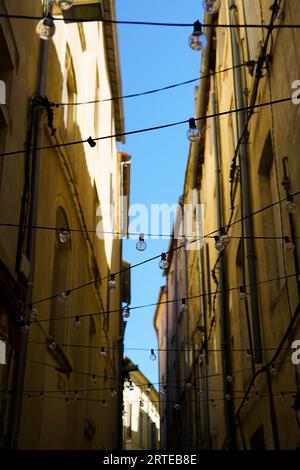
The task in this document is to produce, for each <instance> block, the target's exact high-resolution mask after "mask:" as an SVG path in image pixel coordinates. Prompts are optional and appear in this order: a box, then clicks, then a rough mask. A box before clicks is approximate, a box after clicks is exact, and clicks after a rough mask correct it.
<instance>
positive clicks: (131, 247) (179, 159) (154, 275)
mask: <svg viewBox="0 0 300 470" xmlns="http://www.w3.org/2000/svg"><path fill="white" fill-rule="evenodd" d="M116 7H117V18H118V19H119V20H139V21H158V22H178V23H194V21H196V20H197V19H200V20H201V18H202V15H203V9H202V1H201V0H186V1H185V2H182V0H163V1H162V0H151V2H141V1H140V0H116ZM118 32H119V46H120V56H121V57H120V58H121V72H122V84H123V94H127V93H135V92H140V91H144V90H148V89H153V88H158V87H161V86H165V85H169V84H172V83H177V82H181V81H184V80H189V79H192V78H196V77H198V76H199V70H200V59H201V55H200V53H199V52H198V53H197V52H194V51H192V50H191V49H190V48H189V47H188V36H189V34H190V33H191V30H190V29H189V28H182V27H180V28H178V27H177V28H176V27H174V28H173V27H157V26H156V27H155V26H133V25H118ZM194 88H195V84H189V85H185V86H182V87H179V88H175V89H174V90H169V91H164V92H161V93H158V94H154V95H149V96H143V97H137V98H131V99H127V100H124V110H125V126H126V131H130V130H134V129H140V128H144V127H151V126H156V125H160V124H165V123H169V122H173V121H180V120H184V119H189V118H190V117H192V116H193V115H194ZM186 132H187V128H186V127H185V125H182V126H178V127H174V128H170V129H163V130H159V131H154V132H149V133H142V134H138V135H133V136H128V137H127V139H126V144H125V145H123V146H122V147H121V148H120V149H122V150H123V151H125V152H128V153H129V154H130V155H132V170H131V171H132V173H131V204H136V203H139V204H146V205H147V206H148V207H149V210H150V205H151V204H160V203H167V204H174V203H176V202H177V201H178V198H179V196H181V194H182V191H183V183H184V174H185V167H186V162H187V156H188V149H189V142H188V140H187V139H186ZM149 228H150V229H151V227H149ZM169 231H170V232H171V231H172V227H170V230H169ZM146 242H147V249H146V251H144V252H143V253H140V252H138V251H137V250H136V248H135V244H136V241H135V240H128V241H125V242H124V258H125V259H127V261H129V262H130V263H131V264H135V263H137V262H139V261H142V260H143V259H146V258H150V257H152V256H155V255H157V254H159V253H161V252H162V251H164V250H166V249H167V247H168V243H169V241H168V240H166V239H165V240H146ZM164 280H165V279H164V278H163V277H162V275H161V270H160V269H159V267H158V261H157V260H155V261H152V262H150V263H147V264H145V265H143V266H142V267H138V268H136V269H133V270H132V271H131V306H137V305H144V304H148V303H152V302H156V301H157V297H158V292H159V287H160V286H161V285H163V284H164ZM154 311H155V309H154V308H153V307H151V308H144V309H139V310H136V311H132V312H131V315H130V318H129V319H128V322H127V327H126V338H125V347H126V348H146V349H148V350H147V351H145V352H143V351H134V350H129V349H127V350H126V351H125V353H126V355H127V356H129V357H130V358H131V359H132V360H133V361H134V362H135V363H137V364H138V365H139V368H140V370H142V372H143V373H144V374H145V375H146V376H147V377H148V378H149V380H150V381H151V382H152V383H155V382H158V361H155V362H152V361H150V358H149V356H150V349H151V348H156V347H157V339H156V334H155V330H154V327H153V316H154Z"/></svg>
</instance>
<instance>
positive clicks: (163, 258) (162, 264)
mask: <svg viewBox="0 0 300 470" xmlns="http://www.w3.org/2000/svg"><path fill="white" fill-rule="evenodd" d="M298 194H300V191H296V192H295V193H293V194H292V196H293V197H296V196H297V195H298ZM285 201H287V197H285V198H283V199H281V200H279V201H276V202H272V203H270V204H268V205H267V206H264V207H263V208H261V209H257V210H256V211H253V212H252V213H251V214H247V215H245V216H243V217H241V218H239V219H237V220H235V221H234V222H232V223H231V225H230V226H231V227H232V226H233V225H236V224H238V223H240V222H241V221H243V220H246V219H247V218H249V217H253V216H254V215H257V214H259V213H261V212H264V211H265V210H267V209H269V208H271V207H274V206H275V205H277V204H281V203H282V202H285ZM226 228H227V229H228V228H229V226H227V227H226ZM219 230H220V229H217V230H214V231H212V232H210V233H208V234H206V235H205V236H210V235H213V234H216V233H218V232H219ZM201 238H202V237H201ZM201 238H200V239H201ZM215 238H216V237H215ZM217 238H219V237H217ZM200 239H199V238H195V239H193V240H191V241H187V242H186V243H183V244H181V245H178V246H176V247H175V248H172V249H170V250H168V251H166V252H165V253H162V254H160V255H156V256H153V257H151V258H148V259H146V260H144V261H141V262H139V263H136V264H133V265H131V266H129V267H126V268H123V269H122V270H120V271H119V272H117V273H113V274H110V275H107V276H105V277H102V278H96V279H93V280H92V281H88V282H86V283H84V284H81V285H79V286H76V287H73V288H70V289H67V290H66V291H64V292H60V293H57V294H54V295H51V296H49V297H45V298H42V299H38V300H36V301H34V302H32V305H36V304H39V303H41V302H46V301H49V300H52V299H55V298H61V301H62V302H64V301H65V300H66V299H67V297H68V296H69V295H70V294H71V293H73V292H75V291H78V290H81V289H83V288H85V287H88V286H91V285H94V284H95V283H96V282H100V281H104V280H106V279H109V283H111V284H110V285H109V287H110V288H116V281H115V277H116V275H117V274H118V275H119V274H122V273H123V272H126V271H128V270H131V269H133V268H136V267H139V266H142V265H144V264H146V263H149V262H151V261H154V260H156V259H159V258H161V261H160V267H161V268H162V269H166V268H168V261H167V259H166V256H167V254H169V253H171V252H174V251H176V250H179V249H181V248H184V247H186V246H188V245H189V244H191V243H194V242H196V241H199V240H200ZM217 241H220V240H216V243H217ZM285 243H286V247H287V249H288V250H290V251H293V250H294V248H295V247H294V245H293V244H292V243H291V241H290V239H289V238H288V237H285ZM217 246H220V244H219V245H217ZM61 296H63V298H62V297H61Z"/></svg>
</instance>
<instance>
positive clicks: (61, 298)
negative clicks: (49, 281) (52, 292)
mask: <svg viewBox="0 0 300 470" xmlns="http://www.w3.org/2000/svg"><path fill="white" fill-rule="evenodd" d="M69 295H70V291H69V290H65V291H63V292H62V293H61V294H60V295H59V296H58V299H57V300H58V301H59V303H61V304H63V303H64V302H65V301H66V300H67V298H68V296H69Z"/></svg>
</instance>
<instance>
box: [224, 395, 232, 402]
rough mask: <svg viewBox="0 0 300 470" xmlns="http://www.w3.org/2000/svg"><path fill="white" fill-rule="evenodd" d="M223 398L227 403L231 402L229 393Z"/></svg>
mask: <svg viewBox="0 0 300 470" xmlns="http://www.w3.org/2000/svg"><path fill="white" fill-rule="evenodd" d="M225 398H226V400H227V401H230V400H231V395H230V393H226V395H225Z"/></svg>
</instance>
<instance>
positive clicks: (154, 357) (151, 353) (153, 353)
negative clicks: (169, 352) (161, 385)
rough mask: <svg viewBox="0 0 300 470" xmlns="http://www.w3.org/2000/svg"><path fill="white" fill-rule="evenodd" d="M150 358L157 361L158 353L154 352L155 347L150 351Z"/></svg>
mask: <svg viewBox="0 0 300 470" xmlns="http://www.w3.org/2000/svg"><path fill="white" fill-rule="evenodd" d="M150 360H151V361H155V360H156V354H155V352H154V349H151V352H150Z"/></svg>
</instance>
